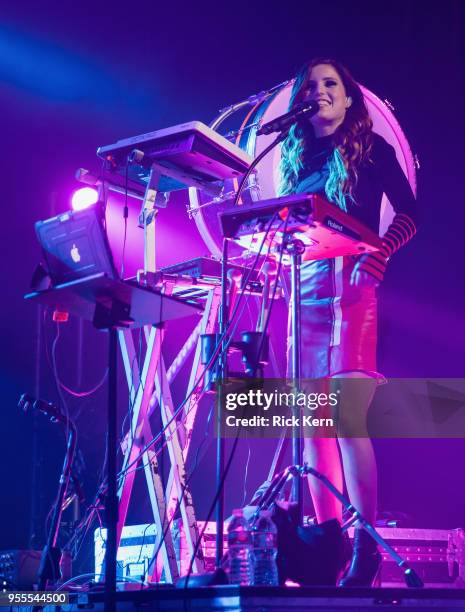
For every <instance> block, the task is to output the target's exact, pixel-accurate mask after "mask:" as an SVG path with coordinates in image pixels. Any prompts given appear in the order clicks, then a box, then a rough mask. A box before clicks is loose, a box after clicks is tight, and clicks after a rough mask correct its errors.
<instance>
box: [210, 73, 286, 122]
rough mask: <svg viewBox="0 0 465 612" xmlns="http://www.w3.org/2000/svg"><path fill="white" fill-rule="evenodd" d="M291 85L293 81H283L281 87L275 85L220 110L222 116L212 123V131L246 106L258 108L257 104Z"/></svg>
mask: <svg viewBox="0 0 465 612" xmlns="http://www.w3.org/2000/svg"><path fill="white" fill-rule="evenodd" d="M289 83H291V81H283V82H282V83H280V84H279V85H275V86H274V87H270V89H266V90H264V91H260V92H259V93H258V94H253V95H251V96H249V97H248V98H246V99H245V100H242V101H241V102H236V103H235V104H230V105H229V106H226V107H225V108H222V109H220V110H219V111H218V112H219V113H220V116H219V117H218V119H215V120H214V121H212V123H211V124H210V127H211V128H212V130H215V129H216V128H217V127H218V125H219V122H220V121H221V122H223V121H224V120H225V119H226V118H227V117H229V116H230V115H232V114H233V113H235V112H236V111H237V110H239V109H241V108H244V107H245V106H256V105H257V104H260V103H261V102H264V101H265V100H267V99H268V98H269V97H270V96H272V95H273V94H274V93H275V92H276V91H279V90H280V89H281V88H282V87H286V85H288V84H289Z"/></svg>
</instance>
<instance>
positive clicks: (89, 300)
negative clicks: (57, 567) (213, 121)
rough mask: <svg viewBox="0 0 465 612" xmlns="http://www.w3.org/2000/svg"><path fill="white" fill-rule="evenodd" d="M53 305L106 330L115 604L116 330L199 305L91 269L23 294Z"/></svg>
mask: <svg viewBox="0 0 465 612" xmlns="http://www.w3.org/2000/svg"><path fill="white" fill-rule="evenodd" d="M24 297H25V299H27V300H34V301H36V302H39V303H41V304H44V305H46V306H48V307H50V308H53V309H54V310H58V311H61V312H68V313H70V314H73V315H75V316H78V317H81V318H82V319H86V320H88V321H92V323H93V324H94V326H95V327H96V328H98V329H107V330H108V332H109V347H108V405H107V420H108V425H107V426H108V432H107V457H108V463H107V480H108V489H107V496H106V500H105V511H106V519H107V543H106V550H105V610H106V611H107V612H113V610H116V553H117V547H116V530H117V522H118V499H117V473H116V452H117V430H116V425H117V422H116V421H117V420H116V414H117V401H116V400H117V382H116V376H117V348H116V347H117V330H118V328H138V327H143V326H144V325H155V326H160V325H162V324H163V323H164V322H165V321H168V320H170V319H177V318H181V317H185V316H189V315H192V314H194V313H195V312H198V311H199V310H202V308H201V307H200V306H198V305H197V304H188V303H184V302H182V301H181V300H180V299H178V298H175V297H171V296H166V295H163V294H162V293H161V292H160V291H155V290H152V289H147V288H145V287H140V286H138V285H136V284H132V283H128V282H124V281H121V280H119V279H113V278H109V277H108V276H107V275H106V274H104V273H101V274H95V275H92V276H88V277H85V278H80V279H78V280H74V281H71V282H68V283H63V284H61V285H56V286H55V287H52V288H50V289H45V290H43V291H34V292H32V293H28V294H27V295H25V296H24Z"/></svg>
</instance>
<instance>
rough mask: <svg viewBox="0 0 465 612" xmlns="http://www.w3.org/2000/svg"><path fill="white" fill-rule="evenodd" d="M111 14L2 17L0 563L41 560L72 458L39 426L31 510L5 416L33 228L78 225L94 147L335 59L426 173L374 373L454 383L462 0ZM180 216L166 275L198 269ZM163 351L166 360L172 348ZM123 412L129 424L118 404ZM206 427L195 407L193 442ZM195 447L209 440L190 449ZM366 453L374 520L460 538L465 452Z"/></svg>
mask: <svg viewBox="0 0 465 612" xmlns="http://www.w3.org/2000/svg"><path fill="white" fill-rule="evenodd" d="M116 6H117V5H116V4H115V3H98V2H97V3H95V2H88V1H87V0H84V1H81V2H79V3H78V4H76V3H71V2H63V1H62V0H61V1H60V2H55V1H49V2H44V3H41V5H40V10H39V9H38V7H37V3H32V2H30V3H29V7H28V3H27V2H22V3H20V5H19V4H16V3H10V5H9V6H8V7H4V8H3V11H2V12H3V20H2V24H1V25H0V91H1V146H2V177H3V180H2V200H3V203H2V211H3V221H2V223H1V244H2V251H1V252H2V257H1V261H2V265H3V270H2V280H3V286H4V290H3V299H2V302H1V306H0V308H1V316H2V320H3V325H2V332H3V333H2V349H3V350H2V351H1V356H0V359H1V370H0V372H1V379H0V385H1V393H2V408H1V410H2V413H1V421H0V422H1V432H2V436H1V437H2V450H3V454H2V457H3V460H2V462H1V468H0V475H1V481H2V485H3V500H4V503H3V504H2V507H1V509H0V526H1V529H0V547H21V546H22V547H26V546H28V545H29V540H30V537H31V533H32V532H35V533H36V535H37V537H36V538H35V539H33V541H32V544H33V545H34V546H36V547H38V546H39V547H40V546H41V544H42V540H41V538H42V534H43V522H44V518H45V514H46V512H47V510H48V507H49V505H50V503H51V501H52V498H53V495H54V492H55V488H56V479H57V475H58V470H59V466H60V463H61V456H62V452H63V441H62V436H61V434H60V432H59V431H58V430H57V429H56V428H55V427H54V426H52V425H51V424H50V423H48V422H47V421H46V420H45V418H39V419H38V420H37V423H38V427H39V430H40V431H39V433H40V436H39V439H40V443H39V450H38V457H39V470H38V478H39V482H38V489H39V491H40V494H39V495H38V496H36V498H35V506H34V509H33V510H31V508H32V506H31V457H32V449H31V440H32V437H31V427H32V423H31V419H30V418H27V417H25V416H24V415H22V414H20V413H19V411H18V410H17V409H16V401H17V398H18V396H19V394H20V393H22V392H24V391H29V392H34V391H35V388H34V378H35V367H36V366H35V357H34V354H35V342H36V335H37V316H36V308H35V307H34V306H33V305H31V304H26V303H24V302H23V300H22V295H23V293H25V292H26V291H27V287H28V283H29V279H30V276H31V273H32V271H33V268H34V266H35V264H36V263H37V261H38V260H39V259H40V251H39V248H38V245H37V243H36V240H35V236H34V230H33V223H34V222H35V221H36V220H38V219H43V218H47V217H49V216H51V215H52V214H56V213H58V212H61V211H64V210H66V209H67V208H69V196H70V194H71V192H72V190H73V188H74V187H75V186H76V185H75V183H74V181H73V175H74V172H75V170H76V169H77V168H78V167H84V168H89V169H93V170H98V167H99V164H98V160H97V158H96V157H95V150H96V148H97V146H99V145H104V144H108V143H111V142H113V141H115V140H116V139H118V138H123V137H125V136H132V135H135V134H138V133H143V132H147V131H151V130H154V129H157V128H161V127H165V126H169V125H174V124H176V123H180V122H183V121H190V120H194V119H199V120H203V121H204V122H206V123H208V122H209V121H211V119H212V118H213V117H214V116H215V115H216V113H217V110H218V109H219V108H221V107H224V106H226V105H228V104H230V103H233V102H236V101H238V100H241V99H243V98H245V97H247V96H249V95H250V94H252V93H256V92H258V91H260V90H262V89H265V88H267V87H270V86H273V85H275V84H277V83H279V82H281V81H283V80H285V79H287V78H289V77H291V76H292V75H293V73H294V72H295V70H296V69H297V68H298V67H299V66H300V64H301V63H303V62H304V61H305V60H306V59H307V58H309V57H312V56H314V55H323V56H325V55H326V56H334V57H336V58H338V59H340V60H341V61H343V62H344V63H345V64H347V65H348V66H349V67H350V69H351V70H352V72H353V74H354V76H355V77H356V79H357V80H358V81H359V82H360V83H362V84H364V85H365V86H366V87H368V88H369V89H370V90H371V91H373V92H375V93H376V94H377V95H378V96H379V97H380V98H385V97H387V98H388V99H389V100H390V101H391V102H392V103H393V104H394V106H395V109H396V110H395V114H396V117H397V118H398V120H399V121H400V123H401V125H402V127H403V129H404V131H405V132H406V135H407V138H408V140H409V142H410V144H411V146H412V148H413V150H414V152H416V153H417V154H418V156H419V159H420V162H421V170H420V172H419V175H418V182H419V189H418V197H419V200H420V203H421V208H422V210H423V225H422V227H421V231H420V232H419V234H418V236H417V237H416V238H415V240H414V241H413V242H412V243H411V245H409V246H408V247H407V248H406V249H404V250H403V251H402V252H401V253H399V254H398V255H396V257H395V258H394V260H393V261H392V263H391V264H390V267H389V270H388V272H387V275H386V280H385V283H384V285H383V287H382V291H381V293H382V305H381V310H380V370H381V371H383V372H384V373H385V374H387V375H393V376H410V377H415V376H418V377H424V376H429V377H436V378H437V377H452V376H456V377H460V376H464V373H465V372H464V359H463V341H464V339H465V337H464V336H465V335H464V328H463V317H462V312H463V303H464V283H463V280H464V279H463V272H462V271H463V225H464V215H463V194H464V193H465V189H464V188H465V185H464V172H463V146H464V144H463V143H464V136H465V131H464V118H463V108H464V105H463V102H464V98H465V96H464V90H465V83H464V80H465V70H464V62H463V58H464V57H465V49H464V45H465V43H464V41H465V31H464V30H465V5H464V4H463V2H461V1H460V0H455V1H454V0H445V1H443V2H441V3H436V5H435V8H433V9H432V8H428V9H427V8H424V7H425V5H424V4H423V3H419V2H413V1H405V0H404V1H403V2H389V3H382V4H381V5H380V4H379V3H367V2H363V1H361V2H357V3H353V4H350V3H347V2H341V1H333V2H331V3H326V2H322V1H313V2H312V3H309V2H296V1H288V2H285V3H277V2H270V1H268V2H254V1H252V2H244V1H243V0H240V1H235V2H230V3H218V2H215V3H213V2H197V3H191V2H174V3H168V2H167V3H161V2H158V3H154V2H148V1H145V0H144V1H141V2H138V3H132V4H126V5H121V7H118V8H116ZM172 204H173V205H172V206H170V208H169V210H168V211H166V213H165V214H164V215H163V216H161V215H160V227H161V230H160V232H159V235H160V236H161V238H160V241H161V242H160V245H161V248H160V253H159V255H160V258H159V262H160V264H161V265H163V264H168V263H175V262H177V261H180V260H182V259H187V258H189V257H191V256H196V255H201V254H205V253H206V251H207V249H206V247H205V246H204V244H203V242H202V240H201V238H200V236H199V235H198V233H197V230H196V228H195V226H194V224H193V222H192V221H189V219H188V218H187V215H186V213H185V208H184V202H183V201H182V199H181V198H176V199H175V200H174V201H173V203H172ZM281 321H282V319H279V320H278V321H277V322H278V324H279V323H280V322H281ZM282 325H284V321H282ZM78 327H79V325H78V323H77V321H71V323H70V324H69V325H68V326H66V327H64V328H63V329H62V338H61V339H60V342H59V344H58V350H57V358H58V364H59V365H58V368H59V371H60V377H61V378H62V379H63V380H64V381H66V384H68V385H69V386H71V387H73V388H77V386H78V385H79V384H81V387H80V388H81V389H87V388H90V387H92V386H94V385H95V384H96V383H97V382H98V381H99V380H100V378H101V376H102V375H103V373H104V371H105V367H106V366H105V359H106V337H105V336H104V334H102V333H99V332H96V331H95V330H93V329H91V328H90V326H88V325H85V326H84V334H83V337H84V358H83V361H82V379H81V380H80V379H79V376H78V373H77V371H78V365H79V356H77V354H76V340H77V337H78ZM42 329H43V331H44V334H45V336H46V338H45V341H44V346H45V345H46V346H47V347H48V351H50V348H51V343H52V340H53V337H54V334H55V329H54V327H53V324H52V323H51V322H50V320H49V319H47V321H46V322H45V325H44V326H43V327H42ZM177 329H178V328H177ZM181 333H182V332H179V331H178V332H177V333H175V334H173V337H174V336H175V335H178V336H179V335H180V334H181ZM168 344H169V346H168V347H167V348H168V362H169V361H170V358H169V355H173V354H174V353H175V350H176V341H175V340H170V341H169V343H168ZM40 369H41V375H40V389H39V391H40V395H41V396H42V397H44V398H46V399H50V400H56V398H57V394H56V390H55V386H54V382H53V376H52V371H51V369H50V366H49V364H48V361H47V357H46V353H45V351H42V353H41V363H40ZM121 389H122V394H123V392H124V386H123V385H122V386H121ZM122 394H121V395H122ZM178 394H179V397H180V396H181V395H182V391H181V390H178ZM105 397H106V395H105V387H103V389H101V390H100V391H99V392H98V393H97V394H95V395H94V396H91V397H90V398H87V399H83V400H72V399H69V402H68V405H69V407H70V410H71V412H72V413H73V414H74V415H76V416H77V420H78V424H79V429H80V433H79V436H80V439H79V442H80V448H81V452H82V457H83V460H84V463H85V467H84V468H83V481H84V485H85V488H86V492H87V494H88V496H89V499H90V496H91V495H93V492H94V488H95V485H96V472H97V471H98V469H99V467H100V464H101V461H102V458H103V442H104V431H105ZM121 404H122V405H121V410H122V413H124V411H125V409H126V404H125V401H124V397H123V398H122V400H121ZM206 412H207V409H206V407H205V406H204V407H203V408H202V410H201V416H200V419H201V420H200V421H199V424H200V422H201V421H202V419H203V421H204V420H205V418H206ZM202 431H204V429H203V425H202V426H200V427H199V431H198V432H197V433H196V436H199V438H198V440H200V439H201V437H202V435H203V434H202ZM198 440H197V438H196V439H195V440H194V444H196V443H197V442H198ZM264 446H265V449H262V448H261V447H260V448H259V447H258V445H257V447H256V446H255V445H254V444H253V443H252V450H251V453H252V454H251V460H250V469H249V475H248V480H247V491H248V495H249V496H250V494H251V492H252V491H253V490H254V486H256V485H257V484H259V483H260V482H261V481H262V480H264V478H265V476H266V473H267V467H268V464H269V461H270V458H271V453H272V447H271V446H270V445H269V443H264ZM265 450H266V452H265ZM376 450H377V455H378V460H379V467H380V509H381V510H385V511H395V510H397V511H401V512H405V513H407V514H408V515H410V516H411V517H412V522H413V525H415V526H425V527H426V526H428V527H457V526H464V516H465V498H464V493H463V491H464V490H465V489H464V485H465V476H464V473H463V452H464V450H465V440H450V441H449V440H415V441H406V440H401V441H396V440H385V441H380V440H377V441H376ZM202 452H206V455H205V458H204V459H203V460H201V461H200V462H199V465H198V468H197V473H196V475H195V476H194V479H193V491H194V502H195V504H196V507H197V509H198V514H199V517H200V518H202V516H204V515H205V513H206V511H207V509H208V507H209V505H210V501H211V499H212V497H213V494H214V484H213V483H214V470H213V458H214V453H213V444H212V438H211V436H209V437H208V439H207V441H206V443H205V444H204V446H203V450H202ZM247 456H248V447H247V443H241V445H240V448H239V450H238V455H237V460H236V461H235V464H234V465H233V469H232V474H231V477H230V479H229V481H228V485H227V510H228V511H229V510H230V509H231V507H233V506H234V505H238V504H240V503H241V502H242V497H243V486H244V485H243V482H244V466H245V464H246V461H247ZM146 509H147V500H146V496H145V495H144V494H142V493H140V498H139V504H138V508H137V510H136V511H135V512H134V515H133V517H134V520H145V519H146V518H148V517H147V516H146ZM144 513H145V515H144ZM32 514H33V516H32ZM31 520H32V522H31ZM31 530H32V531H31ZM89 558H90V557H88V559H89ZM84 565H85V564H84ZM84 565H83V567H84Z"/></svg>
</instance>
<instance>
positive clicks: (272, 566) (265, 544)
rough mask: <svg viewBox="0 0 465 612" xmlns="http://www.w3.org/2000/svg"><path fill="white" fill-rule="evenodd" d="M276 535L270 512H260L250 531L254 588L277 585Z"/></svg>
mask: <svg viewBox="0 0 465 612" xmlns="http://www.w3.org/2000/svg"><path fill="white" fill-rule="evenodd" d="M277 533H278V532H277V529H276V525H275V524H274V522H273V520H272V519H271V512H269V511H268V510H262V511H261V512H260V515H259V517H258V520H257V522H256V523H255V525H254V527H253V530H252V534H253V552H254V557H255V570H254V585H255V586H277V585H278V584H279V578H278V566H277V565H276V556H277V554H278V545H277Z"/></svg>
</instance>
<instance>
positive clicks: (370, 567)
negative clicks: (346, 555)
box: [339, 529, 381, 587]
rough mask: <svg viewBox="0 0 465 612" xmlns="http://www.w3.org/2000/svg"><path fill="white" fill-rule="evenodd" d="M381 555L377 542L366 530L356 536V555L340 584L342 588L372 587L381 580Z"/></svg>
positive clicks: (357, 532) (360, 531) (357, 530)
mask: <svg viewBox="0 0 465 612" xmlns="http://www.w3.org/2000/svg"><path fill="white" fill-rule="evenodd" d="M380 571H381V555H380V554H379V552H378V545H377V544H376V542H375V540H373V538H372V537H371V536H370V534H369V533H367V532H366V531H365V530H364V529H356V530H355V534H354V554H353V556H352V562H351V564H350V567H349V570H348V572H347V574H346V575H345V576H344V578H342V580H341V581H340V582H339V586H342V587H371V586H374V585H375V584H376V582H377V580H378V579H379V575H380Z"/></svg>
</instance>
